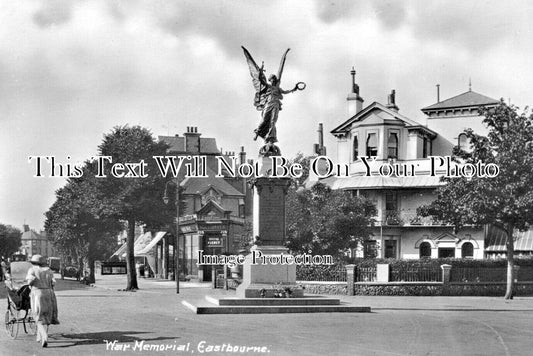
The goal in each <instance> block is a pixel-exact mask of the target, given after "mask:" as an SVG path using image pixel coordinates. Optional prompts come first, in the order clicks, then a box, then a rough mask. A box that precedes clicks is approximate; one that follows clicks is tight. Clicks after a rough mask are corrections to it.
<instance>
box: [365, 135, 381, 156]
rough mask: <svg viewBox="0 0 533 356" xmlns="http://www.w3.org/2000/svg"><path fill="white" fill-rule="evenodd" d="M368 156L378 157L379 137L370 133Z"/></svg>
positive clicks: (367, 140) (367, 145) (367, 144)
mask: <svg viewBox="0 0 533 356" xmlns="http://www.w3.org/2000/svg"><path fill="white" fill-rule="evenodd" d="M366 155H367V156H368V157H373V156H377V155H378V135H377V134H375V133H369V134H368V137H367V139H366Z"/></svg>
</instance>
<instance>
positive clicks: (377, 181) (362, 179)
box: [321, 175, 442, 189]
mask: <svg viewBox="0 0 533 356" xmlns="http://www.w3.org/2000/svg"><path fill="white" fill-rule="evenodd" d="M321 182H322V183H324V184H326V185H329V186H330V187H331V188H333V189H375V188H395V189H398V188H420V187H425V188H434V187H438V186H440V185H442V182H440V177H439V176H429V175H421V176H414V177H382V176H379V175H375V176H369V177H367V176H352V177H330V178H326V179H324V180H321Z"/></svg>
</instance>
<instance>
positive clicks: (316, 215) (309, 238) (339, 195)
mask: <svg viewBox="0 0 533 356" xmlns="http://www.w3.org/2000/svg"><path fill="white" fill-rule="evenodd" d="M375 215H376V207H375V206H374V204H373V203H372V202H371V201H369V200H366V199H364V198H360V197H354V196H352V194H351V193H349V192H346V191H339V190H332V189H331V188H329V187H328V186H326V185H324V184H322V183H316V184H315V185H314V186H313V187H312V188H311V189H303V188H295V187H291V188H290V189H289V192H288V195H287V240H288V241H287V246H288V247H289V249H290V250H291V251H293V252H298V253H313V254H330V255H334V256H341V255H342V254H343V252H344V251H346V250H347V249H350V248H355V247H356V246H357V243H358V242H360V241H363V240H364V239H366V238H368V237H369V236H370V235H371V227H372V226H373V225H374V216H375Z"/></svg>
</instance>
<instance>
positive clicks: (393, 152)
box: [387, 132, 398, 158]
mask: <svg viewBox="0 0 533 356" xmlns="http://www.w3.org/2000/svg"><path fill="white" fill-rule="evenodd" d="M387 158H398V134H397V133H396V132H391V133H390V134H389V139H388V141H387Z"/></svg>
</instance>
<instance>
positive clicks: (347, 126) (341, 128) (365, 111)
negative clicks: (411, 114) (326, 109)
mask: <svg viewBox="0 0 533 356" xmlns="http://www.w3.org/2000/svg"><path fill="white" fill-rule="evenodd" d="M374 110H381V111H383V112H386V113H387V114H389V115H391V116H393V117H394V118H396V119H398V120H400V121H403V122H404V123H405V126H406V127H413V128H418V129H421V130H424V131H427V132H428V133H429V134H430V135H431V136H436V135H437V133H436V132H434V131H432V130H430V129H428V128H427V127H425V126H422V124H421V123H419V122H417V121H414V120H411V119H409V118H408V117H406V116H403V115H401V114H400V113H398V112H397V111H394V110H392V109H389V108H388V107H386V106H385V105H383V104H380V103H378V102H377V101H374V102H373V103H372V104H370V105H368V106H367V107H366V108H364V109H363V110H361V111H360V112H358V113H357V114H355V115H354V116H352V117H351V118H349V119H348V120H347V121H345V122H344V123H342V124H341V125H339V126H337V127H336V128H334V129H333V130H332V131H331V133H332V134H333V135H336V134H341V133H344V132H346V131H347V130H349V129H350V127H351V125H352V124H353V123H354V122H357V121H361V120H362V119H363V118H364V117H366V116H367V114H369V113H370V112H372V111H374Z"/></svg>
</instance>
